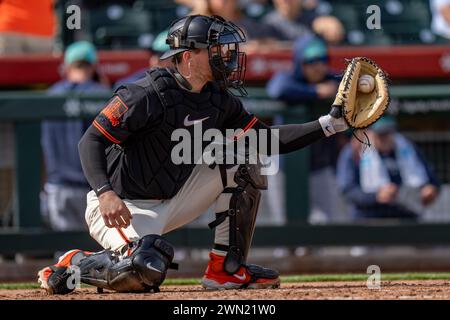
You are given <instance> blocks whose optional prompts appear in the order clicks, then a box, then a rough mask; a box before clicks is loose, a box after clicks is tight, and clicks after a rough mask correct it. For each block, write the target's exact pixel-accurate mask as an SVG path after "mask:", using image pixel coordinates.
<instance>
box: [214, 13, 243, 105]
mask: <svg viewBox="0 0 450 320" xmlns="http://www.w3.org/2000/svg"><path fill="white" fill-rule="evenodd" d="M208 38H209V39H210V45H209V46H208V55H209V65H210V66H211V70H212V73H213V77H214V79H215V80H216V81H217V82H218V83H219V84H220V85H221V86H223V87H226V88H232V89H235V90H236V91H237V93H238V94H237V95H239V96H246V95H247V91H246V90H245V88H244V78H245V64H246V55H245V52H242V51H239V43H241V42H245V35H244V33H243V32H242V30H241V29H240V28H239V27H238V26H236V25H235V24H233V23H232V22H225V21H224V20H223V19H222V20H221V18H220V19H217V20H216V21H214V22H213V24H212V25H211V28H210V29H209V36H208Z"/></svg>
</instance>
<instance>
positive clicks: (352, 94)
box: [332, 57, 389, 129]
mask: <svg viewBox="0 0 450 320" xmlns="http://www.w3.org/2000/svg"><path fill="white" fill-rule="evenodd" d="M362 75H370V76H372V77H373V78H374V79H375V87H374V89H373V90H372V91H371V92H368V93H363V92H361V91H358V82H359V78H360V77H361V76H362ZM388 105H389V89H388V79H387V76H386V74H385V73H384V72H383V70H381V69H380V67H378V65H377V64H376V63H375V62H373V61H372V60H370V59H368V58H365V57H356V58H353V59H352V60H350V61H349V63H348V65H347V69H346V70H345V73H344V76H343V78H342V81H341V83H340V85H339V89H338V93H337V95H336V99H335V100H334V103H333V107H334V109H340V110H339V111H341V112H342V115H343V116H344V118H345V121H346V122H347V123H348V125H349V127H350V128H353V129H364V128H367V127H368V126H370V125H371V124H372V123H374V122H375V121H377V120H378V119H379V118H380V117H381V116H382V115H383V113H384V111H385V110H386V108H387V107H388ZM336 107H339V108H336ZM333 111H334V112H337V110H333ZM333 111H332V114H333V113H334V112H333Z"/></svg>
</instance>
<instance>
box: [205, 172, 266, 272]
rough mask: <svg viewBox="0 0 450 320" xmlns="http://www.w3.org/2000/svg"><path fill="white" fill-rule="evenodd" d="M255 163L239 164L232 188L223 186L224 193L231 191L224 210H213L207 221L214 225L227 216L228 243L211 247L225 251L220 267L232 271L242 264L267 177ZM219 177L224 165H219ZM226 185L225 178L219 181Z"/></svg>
mask: <svg viewBox="0 0 450 320" xmlns="http://www.w3.org/2000/svg"><path fill="white" fill-rule="evenodd" d="M260 169H261V167H260V166H259V165H248V164H245V165H240V166H239V168H238V170H237V172H236V174H235V176H234V181H235V182H236V184H237V186H236V187H229V188H227V187H226V188H225V189H224V191H223V192H224V193H231V194H232V196H231V200H230V206H229V209H228V210H227V211H224V212H219V213H216V220H215V221H213V222H211V223H210V224H209V226H210V228H215V227H217V226H218V225H219V224H221V223H222V222H224V221H225V219H226V218H227V217H228V219H229V230H230V235H229V246H224V245H220V244H216V245H215V249H218V250H223V251H227V255H226V257H225V262H224V269H225V271H226V272H228V273H230V274H233V273H235V272H237V271H238V270H239V268H240V267H241V265H242V264H244V263H245V261H246V259H247V255H248V251H249V249H250V244H251V242H252V238H253V231H254V229H255V221H256V215H257V213H258V208H259V202H260V199H261V191H260V190H263V189H267V177H266V176H263V175H261V174H260ZM220 170H221V175H222V179H223V177H224V176H225V177H226V174H224V173H223V172H224V170H225V167H224V166H221V167H220ZM223 182H224V185H225V186H226V184H227V183H226V181H223Z"/></svg>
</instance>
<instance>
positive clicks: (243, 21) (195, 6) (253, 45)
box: [184, 0, 278, 53]
mask: <svg viewBox="0 0 450 320" xmlns="http://www.w3.org/2000/svg"><path fill="white" fill-rule="evenodd" d="M189 3H191V4H190V7H191V8H192V11H191V12H190V14H192V15H193V14H203V15H208V16H211V15H217V16H221V17H223V18H225V19H226V20H229V21H232V22H233V23H234V24H236V25H237V26H238V27H240V28H241V29H242V30H243V31H244V33H245V35H246V37H247V41H246V42H245V43H243V44H242V46H243V48H244V49H243V50H244V51H246V52H247V53H249V52H253V51H258V52H262V51H270V50H273V48H274V47H275V46H277V45H278V41H276V37H277V35H276V33H277V32H276V30H275V29H274V28H273V27H271V26H269V25H266V24H263V23H260V22H258V21H257V20H255V19H253V18H250V17H248V16H246V15H244V14H243V12H242V4H241V3H240V2H239V1H238V0H187V1H184V5H189Z"/></svg>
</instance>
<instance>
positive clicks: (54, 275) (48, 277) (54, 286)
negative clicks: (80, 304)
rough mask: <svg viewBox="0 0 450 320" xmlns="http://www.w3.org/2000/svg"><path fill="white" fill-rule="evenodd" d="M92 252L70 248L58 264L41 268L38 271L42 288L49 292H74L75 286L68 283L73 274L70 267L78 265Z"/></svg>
mask: <svg viewBox="0 0 450 320" xmlns="http://www.w3.org/2000/svg"><path fill="white" fill-rule="evenodd" d="M90 254H92V252H89V251H81V250H78V249H75V250H70V251H67V252H66V253H65V254H63V255H62V256H61V257H59V259H58V262H57V263H56V264H54V265H52V266H48V267H45V268H43V269H41V270H40V271H39V272H38V282H39V283H40V285H41V288H42V289H45V290H46V291H47V293H48V294H67V293H70V292H72V291H73V290H74V289H75V286H73V287H72V286H69V285H68V280H69V278H70V276H71V275H72V272H71V271H70V270H68V268H69V267H70V266H73V265H77V264H78V263H79V262H80V261H81V260H82V259H83V258H85V257H87V256H88V255H90Z"/></svg>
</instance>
